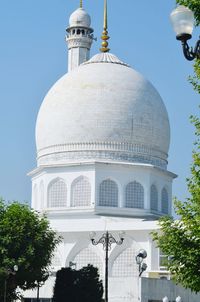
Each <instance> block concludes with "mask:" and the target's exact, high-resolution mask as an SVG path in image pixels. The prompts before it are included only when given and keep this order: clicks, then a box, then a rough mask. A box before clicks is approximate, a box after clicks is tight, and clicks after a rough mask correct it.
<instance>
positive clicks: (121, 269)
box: [112, 246, 138, 277]
mask: <svg viewBox="0 0 200 302" xmlns="http://www.w3.org/2000/svg"><path fill="white" fill-rule="evenodd" d="M136 254H137V252H136V250H135V248H134V247H133V246H132V247H129V248H127V249H126V250H124V251H123V252H121V253H120V254H119V256H117V258H116V259H115V261H114V263H113V266H112V276H113V277H131V276H137V274H138V268H137V264H136V262H135V261H134V259H135V257H136Z"/></svg>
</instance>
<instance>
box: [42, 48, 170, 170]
mask: <svg viewBox="0 0 200 302" xmlns="http://www.w3.org/2000/svg"><path fill="white" fill-rule="evenodd" d="M169 142H170V128H169V120H168V114H167V111H166V108H165V105H164V103H163V101H162V99H161V97H160V95H159V94H158V92H157V90H156V89H155V88H154V87H153V86H152V84H151V83H150V82H149V81H147V80H146V79H145V78H144V77H143V76H142V75H141V74H139V73H138V72H137V71H135V70H134V69H132V68H130V67H129V66H128V65H127V64H125V63H123V62H121V61H120V60H119V59H118V58H117V57H116V56H114V55H112V54H109V53H106V54H103V53H101V54H98V55H96V56H94V57H93V58H91V59H90V60H89V61H88V62H86V63H84V64H82V65H81V66H80V67H78V68H76V69H75V70H73V71H71V72H70V73H68V74H65V75H64V76H63V77H62V78H61V79H59V80H58V81H57V82H56V83H55V85H54V86H53V87H52V88H51V89H50V91H49V92H48V94H47V96H46V97H45V99H44V101H43V103H42V105H41V108H40V110H39V114H38V118H37V123H36V145H37V152H38V153H37V154H38V165H50V164H65V163H68V162H76V161H78V162H80V161H91V160H93V161H105V160H106V161H108V162H109V161H112V162H113V161H114V162H116V161H117V162H134V163H144V164H152V165H155V166H157V167H161V168H163V169H166V166H167V157H168V148H169Z"/></svg>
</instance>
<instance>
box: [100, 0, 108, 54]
mask: <svg viewBox="0 0 200 302" xmlns="http://www.w3.org/2000/svg"><path fill="white" fill-rule="evenodd" d="M107 29H108V17H107V0H104V24H103V33H102V36H101V39H102V43H101V46H102V48H100V51H101V52H109V50H110V49H109V48H108V40H109V38H110V37H109V36H108V30H107Z"/></svg>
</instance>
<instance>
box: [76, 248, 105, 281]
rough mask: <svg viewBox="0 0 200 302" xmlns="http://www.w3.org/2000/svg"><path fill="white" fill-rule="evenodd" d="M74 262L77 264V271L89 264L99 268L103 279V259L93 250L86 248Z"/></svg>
mask: <svg viewBox="0 0 200 302" xmlns="http://www.w3.org/2000/svg"><path fill="white" fill-rule="evenodd" d="M72 262H73V263H75V264H76V269H77V270H79V269H81V268H82V267H84V266H87V265H88V264H92V265H93V266H95V267H98V269H99V274H100V276H101V278H102V277H103V265H102V261H101V258H100V257H99V256H98V255H97V254H96V253H95V252H94V251H93V250H92V249H91V248H88V247H87V248H85V249H83V250H82V251H80V253H79V254H77V255H76V257H75V258H74V259H72Z"/></svg>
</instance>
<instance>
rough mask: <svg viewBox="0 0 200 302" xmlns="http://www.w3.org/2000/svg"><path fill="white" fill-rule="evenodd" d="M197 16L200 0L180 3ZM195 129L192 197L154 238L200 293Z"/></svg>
mask: <svg viewBox="0 0 200 302" xmlns="http://www.w3.org/2000/svg"><path fill="white" fill-rule="evenodd" d="M177 3H178V4H182V5H185V6H187V7H189V8H190V9H191V10H193V11H194V13H195V18H196V25H199V24H200V2H199V0H177ZM189 81H190V83H191V84H192V85H193V88H194V90H195V91H197V92H198V93H200V60H196V61H195V63H194V76H191V77H189ZM191 121H192V123H193V124H194V126H195V135H196V142H195V148H194V150H193V162H192V165H191V177H190V178H189V179H187V186H188V191H189V196H190V197H189V198H187V199H186V201H184V202H181V201H178V200H177V199H175V211H176V214H177V215H178V216H179V217H180V219H179V220H174V219H173V218H172V217H164V218H162V219H161V220H160V222H159V224H160V227H161V230H160V231H161V232H153V239H154V240H155V241H156V242H157V245H158V247H160V248H161V249H162V251H163V252H164V254H166V255H168V256H169V261H168V269H169V270H170V272H171V273H172V275H173V278H174V280H175V281H176V282H177V283H180V284H182V285H183V286H184V287H185V288H190V289H191V290H193V291H195V292H200V265H199V263H200V118H199V117H197V116H191Z"/></svg>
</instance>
